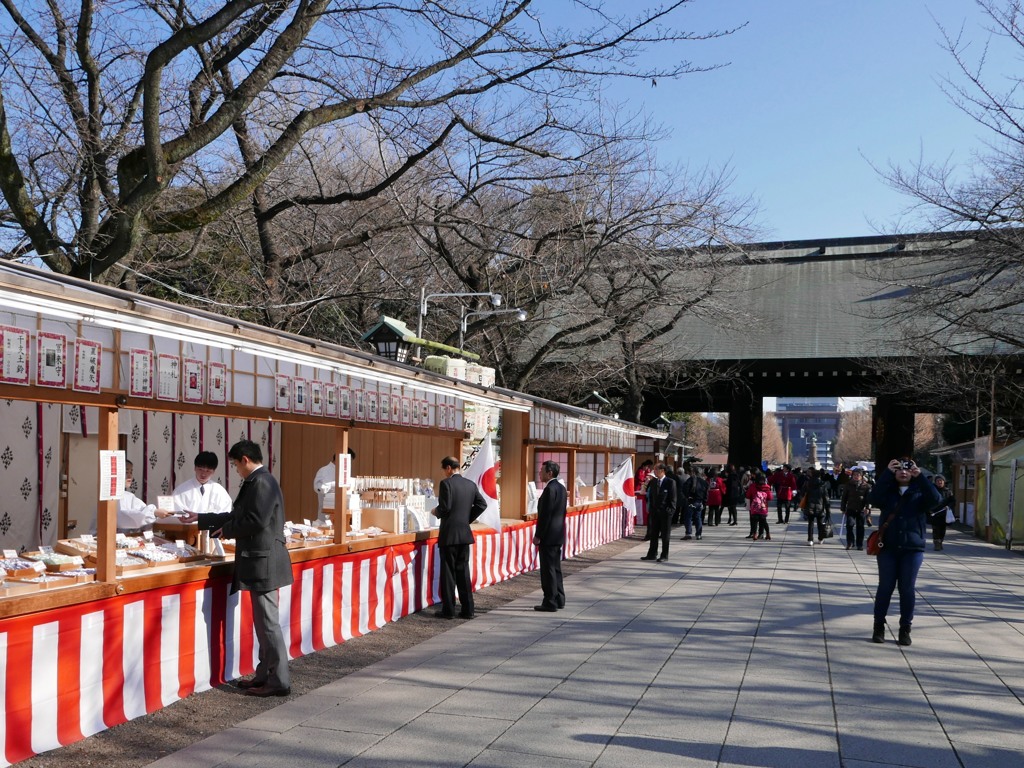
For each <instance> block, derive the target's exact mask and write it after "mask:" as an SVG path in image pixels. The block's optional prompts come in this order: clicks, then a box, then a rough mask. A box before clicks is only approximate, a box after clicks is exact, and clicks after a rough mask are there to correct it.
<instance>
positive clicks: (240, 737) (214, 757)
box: [150, 728, 272, 768]
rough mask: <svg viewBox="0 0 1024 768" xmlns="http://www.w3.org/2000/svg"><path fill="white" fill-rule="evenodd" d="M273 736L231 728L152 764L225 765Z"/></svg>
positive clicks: (174, 767) (168, 767) (160, 767)
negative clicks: (227, 761)
mask: <svg viewBox="0 0 1024 768" xmlns="http://www.w3.org/2000/svg"><path fill="white" fill-rule="evenodd" d="M271 736H272V734H269V733H268V734H265V735H264V734H258V733H253V732H252V731H243V730H239V729H236V728H229V729H228V730H226V731H221V732H220V733H215V734H214V735H213V736H210V737H209V738H206V739H203V740H202V741H197V742H196V743H195V744H190V745H189V746H187V747H185V748H184V749H180V750H178V751H177V752H173V753H172V754H170V755H167V756H166V757H162V758H160V759H159V760H157V761H155V762H152V763H150V765H155V766H157V768H213V767H214V766H217V765H223V764H224V762H225V761H226V760H230V759H231V758H233V757H234V756H235V755H237V754H239V753H240V752H244V751H245V750H247V749H251V748H252V747H254V746H258V745H260V744H262V743H263V742H264V741H266V740H267V739H269V738H270V737H271Z"/></svg>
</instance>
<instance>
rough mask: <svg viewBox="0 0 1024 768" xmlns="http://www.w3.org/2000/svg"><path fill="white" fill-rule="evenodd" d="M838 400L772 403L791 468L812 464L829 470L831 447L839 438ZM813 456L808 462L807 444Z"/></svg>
mask: <svg viewBox="0 0 1024 768" xmlns="http://www.w3.org/2000/svg"><path fill="white" fill-rule="evenodd" d="M843 404H844V399H843V398H841V397H780V398H778V399H777V401H776V405H775V408H776V411H775V419H776V421H777V422H778V424H779V431H780V432H782V442H783V443H784V444H785V446H786V454H787V455H788V456H789V458H790V463H792V464H793V465H794V466H800V467H807V466H810V465H811V464H812V463H813V464H816V465H817V466H819V467H824V468H825V469H832V450H831V448H832V446H833V445H834V444H835V440H836V437H838V435H839V418H840V411H842V410H843ZM812 441H813V442H814V443H815V444H816V445H815V449H816V450H815V456H814V458H813V461H812V459H811V455H810V454H811V443H812Z"/></svg>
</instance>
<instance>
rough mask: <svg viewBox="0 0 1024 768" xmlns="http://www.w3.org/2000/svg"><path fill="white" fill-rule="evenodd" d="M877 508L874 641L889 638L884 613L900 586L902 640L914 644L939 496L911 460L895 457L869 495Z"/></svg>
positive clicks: (882, 641) (900, 639)
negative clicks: (921, 577)
mask: <svg viewBox="0 0 1024 768" xmlns="http://www.w3.org/2000/svg"><path fill="white" fill-rule="evenodd" d="M868 498H869V500H870V502H871V505H872V506H874V507H877V508H878V510H879V512H878V533H879V538H880V545H881V549H880V550H879V552H878V590H877V591H876V592H875V626H874V632H873V633H872V635H871V640H872V641H873V642H875V643H884V642H885V617H886V614H888V612H889V603H890V602H891V600H892V593H893V590H895V589H897V588H898V589H899V591H900V634H899V643H900V645H910V625H911V624H912V623H913V621H914V595H915V591H914V590H915V586H916V584H917V573H918V571H920V570H921V563H922V562H923V561H924V549H925V541H926V539H927V521H928V513H929V512H931V510H932V509H933V508H934V507H935V505H936V504H937V503H938V501H939V499H940V496H939V492H938V490H936V488H935V486H934V485H932V483H930V482H929V481H928V479H927V478H926V477H924V476H923V475H922V474H921V468H920V467H919V466H917V464H915V463H914V462H913V461H912V460H910V459H906V458H904V459H893V460H892V461H890V462H889V466H888V467H887V468H886V469H885V470H884V471H883V472H882V474H881V475H880V476H879V478H878V482H877V483H876V484H875V487H874V488H873V489H872V491H871V493H870V495H869V496H868Z"/></svg>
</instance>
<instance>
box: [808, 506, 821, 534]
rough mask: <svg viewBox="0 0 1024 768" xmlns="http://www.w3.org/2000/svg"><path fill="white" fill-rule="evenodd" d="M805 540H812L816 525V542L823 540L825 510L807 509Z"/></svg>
mask: <svg viewBox="0 0 1024 768" xmlns="http://www.w3.org/2000/svg"><path fill="white" fill-rule="evenodd" d="M806 512H807V540H808V541H813V540H814V524H815V523H817V524H818V541H824V540H825V510H823V509H811V507H810V505H808V507H807V510H806Z"/></svg>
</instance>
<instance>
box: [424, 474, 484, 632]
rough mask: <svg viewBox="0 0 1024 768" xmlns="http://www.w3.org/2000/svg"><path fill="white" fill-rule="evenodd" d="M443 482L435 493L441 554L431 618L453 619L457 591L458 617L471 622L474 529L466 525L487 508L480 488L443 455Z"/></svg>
mask: <svg viewBox="0 0 1024 768" xmlns="http://www.w3.org/2000/svg"><path fill="white" fill-rule="evenodd" d="M441 470H442V471H443V472H444V476H445V479H444V480H442V481H441V487H440V488H439V489H438V493H437V507H436V508H435V509H434V512H433V514H434V517H436V518H437V519H438V520H440V521H441V528H440V530H439V531H438V534H437V546H438V549H439V550H440V553H441V610H439V611H437V612H436V613H435V614H434V615H435V616H438V617H439V618H442V619H451V618H454V617H455V590H456V588H458V591H459V602H460V603H461V604H462V610H461V611H460V612H459V616H460V617H461V618H463V619H472V618H473V615H474V608H473V585H472V584H471V583H470V580H469V546H470V544H472V543H473V530H472V529H471V528H470V527H469V524H470V523H471V522H473V521H474V520H476V519H477V518H478V517H480V515H481V514H482V513H483V511H484V510H485V509H487V502H486V501H484V497H483V495H482V494H481V493H480V489H479V488H477V486H476V483H474V482H473V481H472V480H467V479H466V478H464V477H463V476H462V475H460V474H459V461H458V459H455V458H452V457H451V456H446V457H445V458H444V459H442V460H441Z"/></svg>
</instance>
